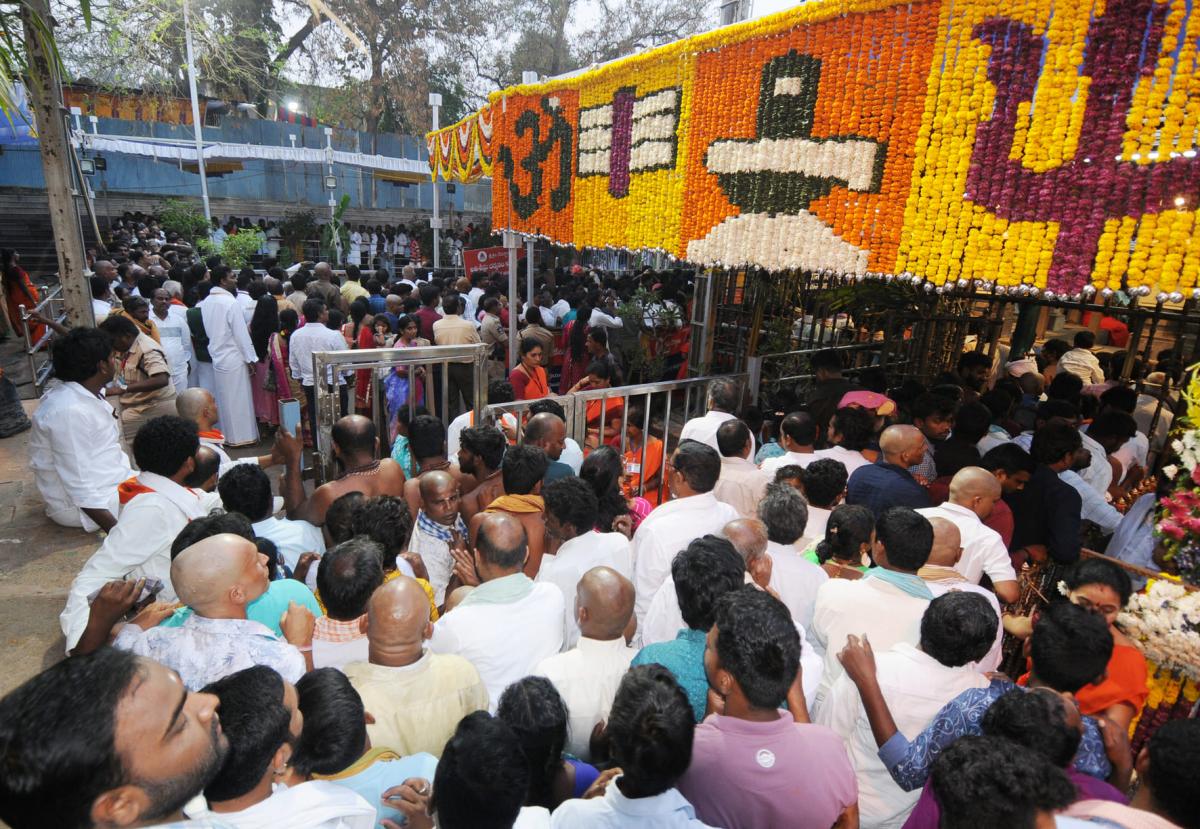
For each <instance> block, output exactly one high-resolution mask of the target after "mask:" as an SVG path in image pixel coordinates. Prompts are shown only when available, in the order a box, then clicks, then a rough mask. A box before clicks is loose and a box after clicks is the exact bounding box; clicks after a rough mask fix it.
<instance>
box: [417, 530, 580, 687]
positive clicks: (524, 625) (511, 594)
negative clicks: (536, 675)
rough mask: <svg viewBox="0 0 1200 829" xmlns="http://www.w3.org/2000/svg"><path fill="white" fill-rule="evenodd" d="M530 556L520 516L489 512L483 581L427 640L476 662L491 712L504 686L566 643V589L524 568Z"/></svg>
mask: <svg viewBox="0 0 1200 829" xmlns="http://www.w3.org/2000/svg"><path fill="white" fill-rule="evenodd" d="M528 557H529V542H528V539H527V538H526V535H525V529H524V527H522V526H521V522H520V521H518V520H517V519H516V518H513V517H512V516H511V515H509V514H507V513H503V512H496V513H488V514H487V515H485V516H484V518H483V521H482V523H481V524H480V527H479V534H478V535H477V536H476V542H475V571H476V573H477V575H478V578H479V580H480V584H479V586H478V587H476V588H475V589H474V590H472V591H471V593H470V594H469V595H468V596H467V597H466V598H465V599H463V601H462V602H461V603H460V604H459V605H458V606H457V607H456V608H454V610H453V611H452V612H450V613H447V614H446V615H445V616H443V617H442V618H440V619H438V621H437V624H435V625H434V626H433V636H432V637H431V638H430V640H429V649H430V650H432V651H433V652H434V653H455V654H458V655H459V656H463V657H465V658H466V659H467V660H468V661H469V662H471V664H473V665H474V666H475V669H476V670H478V671H479V676H480V678H481V679H482V680H483V683H484V685H485V686H487V691H488V699H489V700H490V706H491V710H493V711H494V710H495V708H496V705H497V704H498V703H499V701H500V695H501V694H502V693H504V689H505V688H507V687H508V686H509V685H511V684H512V683H513V682H516V681H517V680H518V679H521V678H523V677H525V676H528V675H529V674H530V673H531V672H532V671H533V669H534V668H535V667H536V666H537V664H538V663H539V662H541V661H542V660H543V659H545V658H546V657H548V656H550V655H552V654H555V653H558V651H559V650H560V649H561V648H562V639H563V621H562V620H563V597H562V593H561V591H559V589H558V588H557V587H555V586H554V585H551V584H536V583H534V581H533V580H532V579H530V578H529V577H528V576H526V575H525V574H524V573H523V572H522V569H523V568H524V566H525V561H526V559H527V558H528Z"/></svg>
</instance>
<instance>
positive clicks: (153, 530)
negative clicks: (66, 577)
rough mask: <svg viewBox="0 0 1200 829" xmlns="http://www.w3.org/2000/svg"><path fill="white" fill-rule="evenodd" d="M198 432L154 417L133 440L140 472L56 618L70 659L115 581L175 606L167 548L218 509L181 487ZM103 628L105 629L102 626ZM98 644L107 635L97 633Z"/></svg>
mask: <svg viewBox="0 0 1200 829" xmlns="http://www.w3.org/2000/svg"><path fill="white" fill-rule="evenodd" d="M199 446H200V442H199V440H198V439H197V437H196V427H195V426H193V425H192V424H191V423H188V422H187V421H186V420H183V419H182V418H178V417H171V416H163V417H156V418H154V419H153V420H151V421H150V422H148V423H146V424H145V425H144V426H142V428H141V429H140V430H138V433H137V435H136V436H135V437H134V439H133V454H134V457H135V458H136V459H137V462H138V466H139V467H140V468H141V470H142V471H141V472H140V473H139V474H138V476H137V477H136V478H130V479H129V480H127V481H125V482H124V483H123V484H122V485H121V490H122V493H123V495H122V497H124V498H125V499H126V503H125V508H124V509H123V510H122V511H121V520H120V521H118V522H117V525H116V526H115V527H113V528H112V531H111V532H110V533H109V534H108V536H107V537H106V538H105V539H104V543H103V544H101V545H100V549H98V550H96V552H94V553H93V554H92V556H91V558H89V559H88V560H87V563H85V564H84V565H83V568H82V569H81V570H80V571H79V573H78V575H76V576H75V580H74V581H73V582H71V590H70V592H69V593H68V594H67V604H66V607H64V608H63V612H62V614H61V615H60V616H59V624H60V625H61V626H62V631H63V635H64V636H66V638H67V652H68V653H70V652H71V650H72V649H74V648H75V646H76V645H77V644H79V643H80V637H82V636H83V634H84V630H85V628H87V627H88V617H89V611H88V604H89V596H91V595H92V594H93V593H94V592H96V591H97V590H99V589H100V588H101V587H103V586H104V585H105V584H106V583H107V582H110V581H113V580H115V579H129V580H130V581H135V582H136V581H138V580H139V579H147V580H151V579H153V580H157V581H158V582H161V584H162V589H161V591H160V592H159V594H158V598H160V599H161V600H163V601H174V600H175V596H176V589H175V587H174V584H173V582H172V581H171V555H170V552H171V542H172V541H173V540H174V539H175V536H176V534H178V533H179V531H180V530H181V529H183V528H184V526H186V525H187V523H188V522H189V521H191V520H193V519H196V518H200V517H201V516H203V515H205V514H207V513H208V511H209V510H210V509H212V508H213V507H215V506H217V498H216V496H214V495H210V494H207V493H202V492H196V491H194V490H191V489H187V488H186V487H184V486H183V485H182V482H183V480H184V479H185V478H186V477H187V476H188V475H189V474H190V473H191V471H192V469H193V467H194V465H195V461H194V460H193V457H192V456H193V455H195V453H196V450H197V449H198V448H199ZM101 627H103V625H101ZM99 635H100V640H99V641H98V642H91V643H89V646H88V649H89V650H91V649H94V648H95V647H97V646H98V645H99V644H102V643H103V642H104V641H105V639H106V638H107V636H108V630H107V629H105V630H103V631H100V632H99Z"/></svg>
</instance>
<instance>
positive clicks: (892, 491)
mask: <svg viewBox="0 0 1200 829" xmlns="http://www.w3.org/2000/svg"><path fill="white" fill-rule="evenodd" d="M846 503H847V504H859V505H861V506H864V507H866V508H867V509H869V510H870V511H871V512H873V513H875V517H876V518H878V517H879V516H880V514H881V513H882V512H883V511H884V510H886V509H888V508H889V507H911V508H912V509H921V508H923V507H928V506H931V504H930V502H929V493H928V492H926V491H925V488H924V487H923V486H921V485H920V484H918V483H917V482H916V479H914V478H913V476H912V475H910V474H909V473H908V470H907V469H903V468H901V467H899V466H896V465H895V464H894V463H888V462H887V461H885V460H883V459H882V458H881V459H880V460H877V461H875V463H869V464H867V465H866V466H860V467H859V468H858V469H856V470H854V472H853V473H852V474H851V475H850V480H849V481H848V482H847V483H846Z"/></svg>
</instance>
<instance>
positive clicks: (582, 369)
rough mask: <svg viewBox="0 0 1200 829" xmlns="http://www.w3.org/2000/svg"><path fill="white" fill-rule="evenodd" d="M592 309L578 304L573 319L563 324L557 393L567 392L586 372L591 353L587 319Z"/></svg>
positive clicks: (572, 388)
mask: <svg viewBox="0 0 1200 829" xmlns="http://www.w3.org/2000/svg"><path fill="white" fill-rule="evenodd" d="M591 316H592V309H591V308H590V307H588V306H587V305H586V304H584V305H582V306H580V308H579V311H578V313H577V314H576V316H575V319H573V320H571V321H570V322H568V323H567V324H566V325H565V326H563V345H564V348H563V363H562V377H561V379H560V380H559V381H558V393H559V394H568V393H569V392H570V391H572V390H574V388H575V386H576V385H577V384H578V383H579V381H580V380H582V379H583V377H584V375H585V374H586V373H587V365H588V363H589V362H591V359H592V357H591V355H590V354H589V353H588V349H587V332H588V320H589V319H590V318H591Z"/></svg>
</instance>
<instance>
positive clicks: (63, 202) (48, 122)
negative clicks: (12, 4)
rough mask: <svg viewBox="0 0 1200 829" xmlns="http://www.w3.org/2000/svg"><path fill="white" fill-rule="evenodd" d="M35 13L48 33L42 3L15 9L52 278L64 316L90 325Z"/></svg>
mask: <svg viewBox="0 0 1200 829" xmlns="http://www.w3.org/2000/svg"><path fill="white" fill-rule="evenodd" d="M35 14H36V15H38V16H40V17H41V19H42V20H43V21H44V22H45V25H46V28H47V29H49V30H50V31H51V32H53V31H54V21H53V19H52V18H51V17H50V4H49V3H48V2H47V0H28V2H27V3H23V4H22V5H21V22H22V24H23V25H24V28H25V48H26V49H27V50H28V61H29V66H28V72H29V105H30V108H31V109H32V111H33V113H34V117H35V119H36V121H37V131H38V146H39V147H40V148H41V154H42V176H43V177H44V178H45V181H46V201H47V202H48V204H49V206H50V225H51V229H52V232H53V234H54V249H55V250H56V251H57V252H58V280H59V282H60V283H61V284H62V289H63V302H64V306H65V309H66V312H67V318H68V319H69V320H70V323H71V325H73V326H80V325H85V326H90V325H94V324H95V322H96V318H95V316H94V315H93V314H92V292H91V289H90V287H89V285H88V276H89V274H88V273H87V257H86V255H85V254H84V250H83V238H82V237H81V235H80V231H79V216H78V214H77V213H76V210H75V203H74V199H75V196H74V194H73V192H72V186H71V174H70V169H69V168H70V165H69V158H70V148H69V147H68V145H67V129H66V121H65V118H64V114H65V110H64V108H63V105H62V80H61V78H60V76H59V67H58V63H57V61H56V60H55V59H54V57H53V55H52V54H51V53H50V52H49V51H47V48H46V47H47V45H48V44H46V43H45V42H43V40H42V39H41V38H40V37H39V36H38V30H37V28H36V27H34V26H33V25H32V23H31V21H32V19H33V18H32V15H35Z"/></svg>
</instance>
